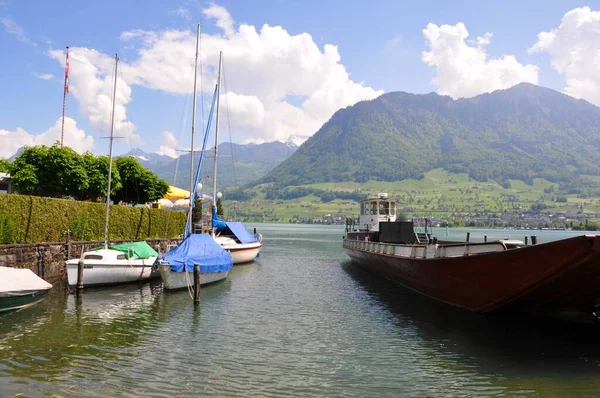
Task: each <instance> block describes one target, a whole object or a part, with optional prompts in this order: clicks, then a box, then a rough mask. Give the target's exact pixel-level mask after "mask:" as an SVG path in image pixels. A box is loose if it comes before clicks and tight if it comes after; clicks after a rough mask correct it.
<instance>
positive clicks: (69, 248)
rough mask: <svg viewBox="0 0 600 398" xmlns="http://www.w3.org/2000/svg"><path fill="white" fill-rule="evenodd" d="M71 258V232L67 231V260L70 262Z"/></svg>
mask: <svg viewBox="0 0 600 398" xmlns="http://www.w3.org/2000/svg"><path fill="white" fill-rule="evenodd" d="M70 258H71V230H70V229H67V258H66V260H69V259H70Z"/></svg>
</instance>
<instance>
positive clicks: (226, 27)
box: [202, 4, 235, 37]
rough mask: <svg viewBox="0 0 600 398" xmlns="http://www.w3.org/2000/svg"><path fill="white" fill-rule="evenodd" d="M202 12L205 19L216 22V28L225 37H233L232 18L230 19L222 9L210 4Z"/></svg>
mask: <svg viewBox="0 0 600 398" xmlns="http://www.w3.org/2000/svg"><path fill="white" fill-rule="evenodd" d="M202 12H203V13H204V15H206V16H207V17H209V18H213V19H215V20H216V22H217V26H218V27H219V28H221V29H222V30H223V32H224V33H225V36H226V37H230V36H233V34H234V33H235V30H234V27H233V18H231V15H230V14H229V12H228V11H227V10H226V9H225V8H224V7H221V6H218V5H216V4H212V5H211V6H210V7H208V8H205V9H204V10H202Z"/></svg>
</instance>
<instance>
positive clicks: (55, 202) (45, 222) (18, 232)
mask: <svg viewBox="0 0 600 398" xmlns="http://www.w3.org/2000/svg"><path fill="white" fill-rule="evenodd" d="M105 209H106V207H105V205H104V204H102V203H92V202H81V201H76V200H66V199H55V198H44V197H39V196H31V195H13V194H5V195H0V214H5V215H7V216H8V217H10V218H12V220H13V221H14V237H15V241H16V242H19V243H37V242H58V241H61V240H63V239H64V232H65V231H66V230H67V229H69V228H72V227H74V226H76V227H77V228H80V230H79V231H78V233H79V232H81V233H82V235H86V234H87V233H83V232H82V231H85V230H89V229H91V231H92V238H91V240H101V239H104V217H105ZM83 213H85V214H87V217H88V218H87V220H86V219H85V218H84V217H85V216H82V215H81V214H83ZM76 220H78V221H76ZM185 221H186V214H185V212H178V211H173V210H163V209H148V208H142V207H132V206H118V205H111V207H110V222H109V231H108V232H109V239H112V240H123V239H149V238H170V237H176V236H179V235H180V234H181V233H182V232H183V229H184V227H185ZM87 236H89V234H88V235H87ZM74 239H75V238H74Z"/></svg>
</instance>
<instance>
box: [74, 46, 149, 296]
mask: <svg viewBox="0 0 600 398" xmlns="http://www.w3.org/2000/svg"><path fill="white" fill-rule="evenodd" d="M118 67H119V57H118V56H116V55H115V74H114V86H113V100H112V105H113V109H112V115H111V125H110V126H111V127H110V144H109V154H108V179H107V189H106V212H105V218H104V247H103V248H98V249H93V250H91V251H87V252H83V253H81V258H79V259H70V260H67V262H66V263H67V275H68V280H69V285H71V286H74V285H76V284H77V283H78V280H77V273H78V271H77V268H78V264H79V263H80V262H83V281H82V282H83V286H93V285H112V284H118V283H128V282H135V281H139V280H144V279H148V278H151V277H158V273H157V272H152V265H153V264H154V262H155V261H156V259H157V257H158V253H157V252H156V251H155V250H154V249H152V247H150V245H148V244H147V243H146V242H134V243H124V244H121V245H111V246H109V244H108V222H109V214H110V194H111V182H112V158H113V156H112V150H113V140H114V138H115V137H114V120H115V100H116V94H117V71H118Z"/></svg>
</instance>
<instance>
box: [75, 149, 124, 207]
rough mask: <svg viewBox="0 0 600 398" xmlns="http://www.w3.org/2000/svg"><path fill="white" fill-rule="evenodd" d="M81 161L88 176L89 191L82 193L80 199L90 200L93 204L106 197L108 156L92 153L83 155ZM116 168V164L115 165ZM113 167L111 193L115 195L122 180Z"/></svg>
mask: <svg viewBox="0 0 600 398" xmlns="http://www.w3.org/2000/svg"><path fill="white" fill-rule="evenodd" d="M81 160H82V162H83V167H84V168H85V170H86V172H87V176H88V189H87V190H85V191H82V192H80V195H79V198H80V199H84V200H87V199H90V200H91V201H92V202H96V201H98V199H99V198H105V197H106V190H107V189H108V156H98V157H96V156H94V154H92V153H90V152H86V153H84V154H83V155H82V157H81ZM113 166H114V164H113ZM116 171H117V170H116V169H115V168H114V167H113V173H112V178H111V191H112V193H115V192H116V191H117V189H118V188H119V187H120V186H121V182H120V181H121V179H120V177H119V175H118V173H117V172H116Z"/></svg>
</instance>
